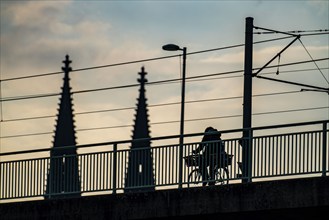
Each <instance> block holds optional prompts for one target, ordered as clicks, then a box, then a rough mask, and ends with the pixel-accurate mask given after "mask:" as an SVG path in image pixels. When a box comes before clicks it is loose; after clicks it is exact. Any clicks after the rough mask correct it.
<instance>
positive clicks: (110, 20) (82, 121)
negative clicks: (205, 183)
mask: <svg viewBox="0 0 329 220" xmlns="http://www.w3.org/2000/svg"><path fill="white" fill-rule="evenodd" d="M0 6H1V7H0V10H1V11H0V12H1V13H0V15H1V32H0V40H1V41H0V45H1V47H0V50H1V56H0V61H1V64H0V71H1V79H2V80H5V79H10V78H16V77H22V76H31V75H38V74H45V73H53V72H58V71H61V67H62V66H63V63H62V61H63V60H64V58H65V55H66V54H68V55H69V56H70V59H71V60H72V61H73V62H72V64H71V66H72V68H73V69H81V68H87V67H94V66H102V65H108V64H116V63H121V62H129V61H135V60H143V59H149V58H155V57H163V56H169V55H176V54H179V53H180V52H168V51H163V50H162V49H161V47H162V46H163V45H164V44H167V43H175V44H177V45H179V46H181V47H187V51H188V52H196V51H202V50H208V49H214V48H221V47H226V46H234V45H240V44H244V37H245V36H244V33H245V30H244V29H245V18H246V17H253V18H254V25H255V26H259V27H263V28H268V29H274V30H278V31H297V30H298V31H310V30H320V29H321V30H323V29H329V15H328V12H329V1H326V0H324V1H313V0H309V1H260V0H258V1H82V0H81V1H78V0H77V1H41V0H40V1H26V0H24V1H6V0H1V1H0ZM254 31H255V32H259V31H262V30H254ZM308 33H311V32H302V34H308ZM317 33H320V32H317ZM286 36H288V35H284V34H255V35H254V42H259V41H263V40H267V39H276V38H281V37H286ZM292 40H293V38H289V39H284V40H277V41H270V42H266V43H258V44H255V45H254V54H253V59H254V62H253V67H254V68H257V67H261V66H262V65H264V64H265V63H266V62H267V61H269V60H270V59H271V58H272V57H273V56H275V55H276V54H277V53H278V52H279V51H280V50H281V49H282V48H284V47H285V46H286V45H287V44H288V43H289V42H291V41H292ZM301 42H302V43H303V44H302V43H301ZM301 42H300V41H296V42H295V43H294V44H293V45H292V46H291V47H289V48H288V49H287V51H286V52H284V53H283V54H282V56H281V57H280V64H285V63H292V62H300V61H305V60H310V59H311V58H310V55H311V56H312V57H313V59H321V58H328V57H329V48H328V45H329V36H328V34H326V35H314V36H302V37H301ZM303 45H304V46H305V47H306V49H305V48H304V46H303ZM243 61H244V47H243V46H240V47H235V48H232V49H225V50H224V49H223V50H216V51H213V52H207V53H200V54H194V55H189V56H188V58H187V77H191V76H202V75H207V74H214V73H222V72H226V71H235V70H243V65H244V63H243ZM278 62H279V61H278V59H276V60H274V61H273V63H272V64H271V65H277V64H278ZM181 64H182V63H181V58H180V57H174V58H170V59H161V60H157V61H152V62H146V61H145V62H139V63H135V64H130V65H121V66H115V67H107V68H100V69H93V70H88V71H77V72H72V73H71V74H70V77H71V81H70V83H71V87H72V91H81V90H87V89H97V88H106V87H114V86H121V85H130V84H136V83H137V78H138V77H139V75H138V72H140V70H141V67H142V66H144V67H145V71H146V72H148V75H147V76H146V77H147V79H148V80H149V82H154V81H159V80H169V79H178V78H180V76H181ZM316 64H317V66H318V67H319V68H321V72H320V71H319V70H318V69H317V66H316V65H315V63H313V62H311V63H307V64H303V65H292V66H282V67H280V68H279V72H280V74H279V75H276V74H274V73H275V72H276V71H277V68H272V69H266V70H263V72H262V74H264V75H265V73H273V74H272V75H267V76H269V77H273V78H276V79H283V80H290V81H294V82H299V83H304V84H310V85H314V86H319V87H325V88H328V87H329V84H328V80H329V72H328V67H329V61H328V60H325V61H319V62H316ZM292 70H294V71H292ZM295 70H298V71H295ZM301 70H304V71H301ZM242 75H243V73H242V72H238V73H236V74H228V75H219V76H216V77H213V78H209V77H207V78H204V80H197V81H188V82H187V85H186V101H188V102H190V101H200V100H204V101H202V102H192V103H187V104H186V108H185V110H186V114H185V119H186V120H187V121H186V123H185V132H186V133H195V132H203V131H204V129H205V128H206V127H207V126H213V127H215V128H217V129H219V130H225V129H234V128H241V126H242V117H241V115H242V98H241V96H242V94H243V77H242ZM62 78H63V74H54V75H51V76H44V77H35V78H28V79H20V80H10V81H2V82H1V96H2V99H5V98H8V97H18V96H27V95H38V94H51V93H60V92H61V86H62V83H63V82H62ZM138 89H139V88H138V87H132V88H126V89H113V90H104V91H101V92H91V93H81V94H74V95H73V102H74V110H75V113H76V115H75V121H76V122H75V125H76V129H77V142H78V144H87V143H96V142H104V141H116V140H128V139H130V138H131V135H132V126H130V125H132V124H133V120H134V114H135V110H134V109H128V110H120V111H119V110H117V111H106V112H102V113H93V114H79V113H84V112H89V111H99V110H111V109H121V108H130V107H132V108H133V107H135V106H136V103H137V100H136V98H137V97H138ZM180 89H181V87H180V83H179V82H175V83H167V84H160V85H147V86H146V96H147V98H148V100H147V102H148V104H149V105H150V107H149V112H148V113H149V119H150V123H151V125H150V126H151V136H152V137H156V136H164V135H175V134H179V123H178V122H179V119H180V105H179V104H172V105H161V106H154V107H153V106H152V105H157V104H168V103H179V102H180V92H181V90H180ZM301 89H302V87H300V86H294V85H288V84H282V83H277V82H270V81H265V80H261V79H256V78H254V79H253V94H254V95H256V96H255V97H254V98H253V113H254V115H253V118H252V120H253V126H262V125H271V124H283V123H294V122H303V121H312V120H327V119H328V118H329V109H328V107H329V96H328V94H326V93H321V92H300V90H301ZM277 93H280V94H277ZM260 95H264V96H260ZM213 99H216V100H213ZM58 103H59V96H52V97H45V98H37V99H27V100H19V101H17V100H16V101H3V102H2V105H1V118H2V122H1V152H7V151H15V150H26V149H34V148H49V147H50V146H51V145H52V141H53V134H51V133H52V132H53V131H54V128H55V124H56V121H55V120H56V117H47V118H43V119H30V120H17V119H22V118H34V117H39V116H55V115H56V114H57V111H58ZM312 109H313V110H312ZM282 111H283V112H282ZM279 112H281V113H279ZM263 113H266V114H263ZM207 118H208V119H207ZM209 118H213V119H209ZM196 119H202V120H196ZM12 120H14V121H12ZM162 122H171V123H162ZM101 127H103V128H104V127H107V129H93V130H88V129H90V128H101ZM86 129H87V130H86ZM37 133H46V134H43V135H31V136H21V137H10V136H16V135H24V134H37ZM49 133H50V134H49ZM224 138H225V137H224Z"/></svg>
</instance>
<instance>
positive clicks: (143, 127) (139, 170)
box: [125, 67, 154, 191]
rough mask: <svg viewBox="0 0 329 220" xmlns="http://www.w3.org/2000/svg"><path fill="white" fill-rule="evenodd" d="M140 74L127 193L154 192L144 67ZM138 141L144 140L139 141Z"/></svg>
mask: <svg viewBox="0 0 329 220" xmlns="http://www.w3.org/2000/svg"><path fill="white" fill-rule="evenodd" d="M138 74H139V75H140V78H139V79H138V82H139V83H140V89H139V98H138V99H137V109H136V115H135V117H136V119H135V124H134V130H133V136H132V138H133V141H132V145H131V150H130V152H129V161H128V170H127V176H126V183H125V191H150V190H154V176H153V157H152V153H151V152H152V151H151V141H150V140H149V139H148V138H150V131H149V120H148V114H147V102H146V101H147V99H146V98H145V83H146V82H147V79H146V78H145V75H146V74H147V73H146V72H145V70H144V67H142V71H141V72H139V73H138ZM138 139H144V140H142V141H138ZM145 139H146V140H145ZM134 140H137V141H134Z"/></svg>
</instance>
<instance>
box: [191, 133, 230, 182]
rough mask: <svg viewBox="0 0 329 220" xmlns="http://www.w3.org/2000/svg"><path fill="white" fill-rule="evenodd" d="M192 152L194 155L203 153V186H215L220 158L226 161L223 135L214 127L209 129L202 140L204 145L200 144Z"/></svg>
mask: <svg viewBox="0 0 329 220" xmlns="http://www.w3.org/2000/svg"><path fill="white" fill-rule="evenodd" d="M210 141H211V142H210ZM214 141H216V142H214ZM192 152H193V153H194V154H198V153H200V152H202V160H201V161H202V163H201V164H200V170H201V174H202V182H203V184H202V185H203V186H206V185H207V183H208V185H209V186H210V185H214V184H215V166H216V165H218V164H219V162H220V158H222V159H224V156H225V154H226V152H225V147H224V143H223V142H222V139H221V133H220V132H219V131H218V130H217V129H215V128H213V127H207V128H206V130H205V135H204V136H203V138H202V143H200V144H199V146H198V148H197V149H196V150H194V151H192ZM208 167H209V174H208ZM209 177H210V178H209Z"/></svg>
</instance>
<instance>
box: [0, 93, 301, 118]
mask: <svg viewBox="0 0 329 220" xmlns="http://www.w3.org/2000/svg"><path fill="white" fill-rule="evenodd" d="M299 92H300V90H294V91H286V92H276V93H265V94H257V95H253V97H261V96H271V95H283V94H293V93H299ZM239 98H242V96H232V97H220V98H211V99H200V100H190V101H186V102H185V103H186V104H191V103H202V102H212V101H223V100H232V99H239ZM179 104H180V102H169V103H159V104H150V105H149V106H148V107H150V108H153V107H161V106H171V105H179ZM135 108H136V107H123V108H112V109H103V110H95V111H85V112H77V113H75V114H74V115H85V114H97V113H105V112H113V111H124V110H134V109H135ZM54 117H56V115H46V116H36V117H26V118H13V119H5V120H4V121H3V122H16V121H26V120H37V119H46V118H54Z"/></svg>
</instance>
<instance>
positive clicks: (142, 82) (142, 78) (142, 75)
mask: <svg viewBox="0 0 329 220" xmlns="http://www.w3.org/2000/svg"><path fill="white" fill-rule="evenodd" d="M138 74H139V75H140V76H141V78H140V79H138V82H140V83H141V84H142V85H144V84H145V83H146V82H147V79H146V78H145V75H146V74H147V72H145V68H144V67H142V71H141V72H139V73H138Z"/></svg>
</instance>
